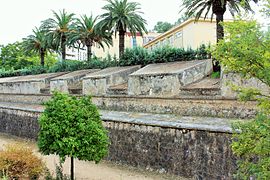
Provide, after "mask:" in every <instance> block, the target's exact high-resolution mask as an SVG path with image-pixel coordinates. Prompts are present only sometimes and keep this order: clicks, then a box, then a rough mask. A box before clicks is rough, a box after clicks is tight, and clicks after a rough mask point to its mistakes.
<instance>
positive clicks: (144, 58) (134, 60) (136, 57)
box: [118, 47, 150, 66]
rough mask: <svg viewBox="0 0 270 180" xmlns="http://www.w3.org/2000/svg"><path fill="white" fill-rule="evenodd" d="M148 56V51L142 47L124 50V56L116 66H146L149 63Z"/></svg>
mask: <svg viewBox="0 0 270 180" xmlns="http://www.w3.org/2000/svg"><path fill="white" fill-rule="evenodd" d="M149 60H150V55H149V53H148V51H147V50H146V49H144V48H142V47H136V48H133V49H128V48H127V49H126V50H125V52H124V54H123V55H122V56H121V58H120V59H119V62H118V64H119V65H120V66H131V65H143V66H144V65H146V64H148V63H149Z"/></svg>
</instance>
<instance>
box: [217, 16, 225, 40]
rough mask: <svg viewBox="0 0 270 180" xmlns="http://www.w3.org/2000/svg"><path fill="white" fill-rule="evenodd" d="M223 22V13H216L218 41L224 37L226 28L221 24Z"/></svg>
mask: <svg viewBox="0 0 270 180" xmlns="http://www.w3.org/2000/svg"><path fill="white" fill-rule="evenodd" d="M221 22H223V13H220V14H216V25H217V29H216V33H217V42H218V41H219V40H221V39H223V38H224V28H223V26H222V25H221V24H220V23H221Z"/></svg>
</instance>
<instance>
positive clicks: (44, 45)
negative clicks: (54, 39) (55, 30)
mask: <svg viewBox="0 0 270 180" xmlns="http://www.w3.org/2000/svg"><path fill="white" fill-rule="evenodd" d="M23 49H24V51H25V52H34V53H38V54H39V56H40V64H41V65H42V66H44V64H45V62H44V58H45V55H46V53H47V51H50V46H49V44H48V41H47V37H46V32H45V31H43V30H40V29H38V28H35V29H33V35H29V36H27V38H24V39H23Z"/></svg>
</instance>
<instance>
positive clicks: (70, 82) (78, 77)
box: [50, 69, 99, 93]
mask: <svg viewBox="0 0 270 180" xmlns="http://www.w3.org/2000/svg"><path fill="white" fill-rule="evenodd" d="M98 70H99V69H86V70H79V71H73V72H70V73H68V74H65V75H63V76H59V77H56V78H53V79H52V80H51V81H50V91H54V90H57V91H61V92H65V93H69V89H71V88H77V89H82V78H83V77H85V76H86V75H87V74H90V73H93V72H97V71H98Z"/></svg>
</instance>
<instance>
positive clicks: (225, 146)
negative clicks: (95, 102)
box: [0, 107, 236, 179]
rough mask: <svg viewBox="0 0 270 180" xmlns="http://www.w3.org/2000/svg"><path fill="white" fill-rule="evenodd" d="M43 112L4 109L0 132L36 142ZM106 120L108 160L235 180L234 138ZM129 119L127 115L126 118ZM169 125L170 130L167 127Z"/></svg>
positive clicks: (155, 124)
mask: <svg viewBox="0 0 270 180" xmlns="http://www.w3.org/2000/svg"><path fill="white" fill-rule="evenodd" d="M40 112H41V111H33V110H31V111H27V110H25V109H24V110H23V109H19V108H17V109H16V108H13V109H8V108H3V107H2V108H0V132H3V133H8V134H12V135H16V136H20V137H27V138H33V139H36V136H37V133H38V129H39V128H38V124H37V118H38V116H39V114H40ZM111 117H115V116H111V115H110V114H108V115H107V116H105V117H103V124H104V126H105V127H106V128H107V129H108V131H109V137H110V142H111V145H110V150H109V155H108V157H107V160H110V161H114V162H120V163H123V164H128V165H132V166H136V167H142V168H146V169H148V170H157V171H160V172H168V173H173V174H177V175H180V176H183V177H195V178H196V179H232V174H233V173H234V171H235V168H236V166H235V162H236V159H235V157H234V156H233V155H232V152H231V150H230V141H231V134H230V133H227V132H215V131H214V129H212V130H211V131H206V130H199V129H192V128H190V129H186V128H183V127H179V126H176V125H174V124H173V123H172V124H171V125H170V126H167V125H168V123H170V122H169V120H167V121H168V122H167V121H166V123H164V122H165V121H161V122H158V123H153V122H152V121H150V120H147V118H146V119H145V120H144V121H140V122H136V121H134V117H131V118H130V120H123V121H122V120H121V119H118V120H117V119H115V120H113V118H111ZM123 117H126V115H123ZM165 124H167V125H166V126H164V125H165Z"/></svg>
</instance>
